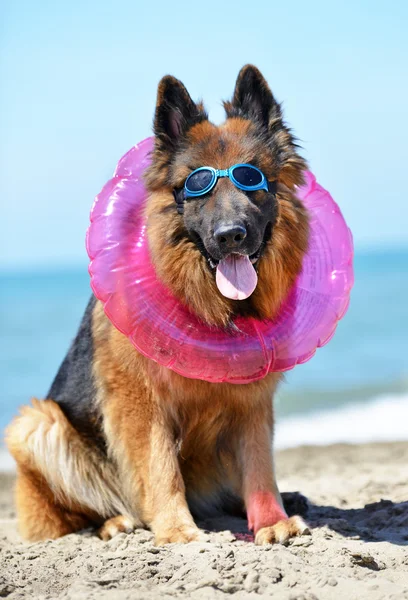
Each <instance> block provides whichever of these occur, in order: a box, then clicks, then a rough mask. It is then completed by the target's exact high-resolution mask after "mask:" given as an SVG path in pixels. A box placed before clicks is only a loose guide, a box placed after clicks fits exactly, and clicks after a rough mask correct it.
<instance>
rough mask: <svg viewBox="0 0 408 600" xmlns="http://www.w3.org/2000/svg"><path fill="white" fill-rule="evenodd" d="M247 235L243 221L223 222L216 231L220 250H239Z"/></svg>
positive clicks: (215, 237) (216, 239) (215, 235)
mask: <svg viewBox="0 0 408 600" xmlns="http://www.w3.org/2000/svg"><path fill="white" fill-rule="evenodd" d="M246 236H247V230H246V228H245V226H244V224H243V223H229V224H221V225H219V226H218V227H217V228H216V229H215V231H214V239H215V241H216V242H217V244H218V246H219V248H220V250H237V249H238V248H239V247H240V246H241V244H242V242H243V241H244V240H245V238H246Z"/></svg>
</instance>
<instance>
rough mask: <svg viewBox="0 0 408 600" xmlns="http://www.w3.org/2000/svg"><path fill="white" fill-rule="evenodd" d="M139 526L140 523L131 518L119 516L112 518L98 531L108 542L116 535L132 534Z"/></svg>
mask: <svg viewBox="0 0 408 600" xmlns="http://www.w3.org/2000/svg"><path fill="white" fill-rule="evenodd" d="M137 526H138V523H136V522H135V520H134V519H132V518H131V517H127V516H125V515H118V516H117V517H112V519H108V520H107V521H105V523H104V524H103V525H102V527H101V528H100V529H99V530H98V535H99V537H100V538H101V539H102V540H104V541H105V542H107V541H108V540H111V539H112V538H113V537H115V535H118V533H132V532H133V531H134V530H135V529H136V527H137Z"/></svg>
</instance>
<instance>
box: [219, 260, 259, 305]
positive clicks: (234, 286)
mask: <svg viewBox="0 0 408 600" xmlns="http://www.w3.org/2000/svg"><path fill="white" fill-rule="evenodd" d="M215 281H216V283H217V287H218V289H219V290H220V292H221V294H222V295H223V296H226V298H231V300H245V298H248V297H249V296H250V295H251V294H252V292H253V291H254V289H255V288H256V284H257V283H258V275H257V274H256V271H255V269H254V267H253V266H252V264H251V261H250V260H249V258H248V256H242V255H241V254H230V255H229V256H228V257H227V258H224V259H223V260H220V262H219V263H218V265H217V274H216V278H215Z"/></svg>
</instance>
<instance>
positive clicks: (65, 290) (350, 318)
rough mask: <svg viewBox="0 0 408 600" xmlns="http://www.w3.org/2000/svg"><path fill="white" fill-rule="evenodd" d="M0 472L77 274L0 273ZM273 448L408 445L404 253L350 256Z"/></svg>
mask: <svg viewBox="0 0 408 600" xmlns="http://www.w3.org/2000/svg"><path fill="white" fill-rule="evenodd" d="M0 292H1V293H0V332H1V353H0V389H1V393H0V468H3V469H5V468H12V464H13V463H12V461H11V459H10V457H8V456H7V453H6V452H5V450H4V446H3V447H2V439H3V434H4V428H5V426H6V425H7V424H8V423H9V422H10V420H11V419H12V418H13V416H14V415H16V414H17V412H18V407H19V406H20V405H22V404H25V403H27V402H28V401H29V400H30V398H31V397H33V396H34V397H38V398H42V397H44V395H45V394H46V393H47V391H48V389H49V386H50V383H51V381H52V379H53V377H54V375H55V374H56V371H57V369H58V367H59V364H60V363H61V361H62V359H63V358H64V355H65V353H66V351H67V349H68V347H69V345H70V343H71V340H72V338H73V337H74V335H75V332H76V329H77V327H78V324H79V320H80V318H81V315H82V313H83V311H84V309H85V306H86V304H87V301H88V299H89V296H90V293H91V292H90V286H89V275H88V272H87V269H86V266H84V267H83V268H76V269H66V268H61V269H54V270H44V269H43V270H37V271H35V270H32V271H7V272H2V273H0ZM275 406H276V435H275V445H276V446H277V447H278V448H287V447H293V446H298V445H302V444H331V443H337V442H345V443H356V442H368V441H392V440H408V248H407V249H404V250H375V251H374V250H371V251H367V252H357V253H356V256H355V285H354V288H353V291H352V296H351V303H350V308H349V310H348V313H347V314H346V316H345V317H344V319H343V320H342V321H341V322H340V323H339V325H338V327H337V331H336V334H335V336H334V338H333V339H332V340H331V341H330V342H329V344H328V345H327V346H325V347H323V348H320V349H319V350H318V351H317V353H316V355H315V356H314V357H313V358H312V359H311V360H310V361H309V362H308V363H306V364H304V365H298V366H297V367H296V368H295V369H294V370H293V371H291V372H289V373H287V374H286V376H285V381H284V382H283V384H282V385H281V387H280V390H279V392H278V395H277V398H276V402H275Z"/></svg>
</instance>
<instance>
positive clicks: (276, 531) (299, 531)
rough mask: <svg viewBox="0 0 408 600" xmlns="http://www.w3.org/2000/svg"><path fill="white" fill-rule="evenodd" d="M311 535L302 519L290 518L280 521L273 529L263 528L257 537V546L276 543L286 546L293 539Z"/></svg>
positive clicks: (297, 517)
mask: <svg viewBox="0 0 408 600" xmlns="http://www.w3.org/2000/svg"><path fill="white" fill-rule="evenodd" d="M309 533H310V531H309V528H308V526H307V525H306V523H305V522H304V520H303V519H302V517H299V516H295V517H290V518H289V519H282V520H281V521H278V522H277V523H275V525H272V526H271V527H262V529H260V530H259V531H258V532H257V534H256V536H255V544H257V545H258V546H263V545H265V544H275V543H278V544H284V543H285V542H287V541H288V539H289V538H291V537H295V536H297V535H305V534H309Z"/></svg>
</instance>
